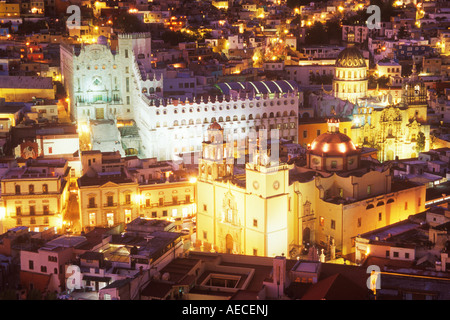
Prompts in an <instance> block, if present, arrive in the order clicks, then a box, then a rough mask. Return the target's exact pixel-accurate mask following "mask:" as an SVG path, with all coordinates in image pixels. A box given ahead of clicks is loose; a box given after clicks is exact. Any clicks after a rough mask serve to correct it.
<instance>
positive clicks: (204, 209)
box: [203, 204, 208, 212]
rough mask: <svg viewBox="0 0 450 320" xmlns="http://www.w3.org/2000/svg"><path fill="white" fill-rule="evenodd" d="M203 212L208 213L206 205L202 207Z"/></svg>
mask: <svg viewBox="0 0 450 320" xmlns="http://www.w3.org/2000/svg"><path fill="white" fill-rule="evenodd" d="M203 211H205V212H206V211H208V207H207V206H206V204H204V205H203Z"/></svg>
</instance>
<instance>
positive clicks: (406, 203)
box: [405, 202, 408, 210]
mask: <svg viewBox="0 0 450 320" xmlns="http://www.w3.org/2000/svg"><path fill="white" fill-rule="evenodd" d="M405 210H408V202H405Z"/></svg>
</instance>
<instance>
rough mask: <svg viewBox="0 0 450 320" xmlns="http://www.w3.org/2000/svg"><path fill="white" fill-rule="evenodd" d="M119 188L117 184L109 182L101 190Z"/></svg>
mask: <svg viewBox="0 0 450 320" xmlns="http://www.w3.org/2000/svg"><path fill="white" fill-rule="evenodd" d="M117 187H119V185H118V184H117V183H114V182H111V181H108V182H107V183H105V184H104V185H101V186H100V188H117Z"/></svg>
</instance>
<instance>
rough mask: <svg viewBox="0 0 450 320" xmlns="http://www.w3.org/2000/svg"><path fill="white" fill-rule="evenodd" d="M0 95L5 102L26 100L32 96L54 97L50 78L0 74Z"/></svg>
mask: <svg viewBox="0 0 450 320" xmlns="http://www.w3.org/2000/svg"><path fill="white" fill-rule="evenodd" d="M0 96H1V97H4V98H5V101H6V102H11V101H12V102H28V101H32V100H33V98H42V99H49V100H54V99H55V89H54V87H53V82H52V78H50V77H47V78H44V77H34V76H0Z"/></svg>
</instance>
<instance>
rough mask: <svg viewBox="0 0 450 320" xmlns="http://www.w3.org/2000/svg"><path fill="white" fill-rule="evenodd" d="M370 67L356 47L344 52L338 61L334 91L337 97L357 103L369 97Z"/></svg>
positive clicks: (340, 54)
mask: <svg viewBox="0 0 450 320" xmlns="http://www.w3.org/2000/svg"><path fill="white" fill-rule="evenodd" d="M367 71H368V66H367V64H366V59H365V58H364V56H363V55H362V53H361V51H359V49H358V48H356V47H348V48H346V49H344V50H342V51H341V52H340V53H339V55H338V57H337V59H336V68H335V76H334V79H333V91H334V95H335V97H337V98H339V99H342V100H349V101H350V102H353V103H355V102H356V100H357V99H358V98H363V97H366V96H367V88H368V74H367Z"/></svg>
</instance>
